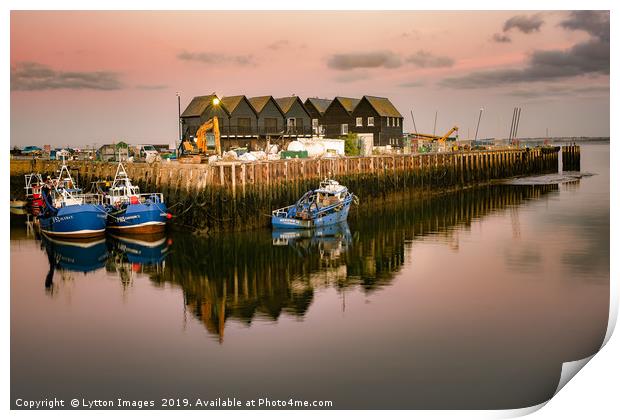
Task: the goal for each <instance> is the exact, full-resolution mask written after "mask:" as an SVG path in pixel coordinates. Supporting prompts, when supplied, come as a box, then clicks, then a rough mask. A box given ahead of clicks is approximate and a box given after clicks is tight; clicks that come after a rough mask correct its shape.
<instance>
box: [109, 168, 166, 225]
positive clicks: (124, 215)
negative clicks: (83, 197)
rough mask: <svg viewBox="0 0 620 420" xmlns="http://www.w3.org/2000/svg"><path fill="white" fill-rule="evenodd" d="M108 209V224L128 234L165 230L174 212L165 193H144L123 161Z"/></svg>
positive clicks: (111, 188) (110, 194)
mask: <svg viewBox="0 0 620 420" xmlns="http://www.w3.org/2000/svg"><path fill="white" fill-rule="evenodd" d="M104 203H105V206H106V210H107V211H108V224H107V227H108V229H109V230H111V231H115V232H117V233H124V234H151V233H157V232H162V231H164V229H165V228H166V223H167V222H168V220H170V218H172V215H171V214H170V213H168V208H167V207H166V203H165V202H164V197H163V195H162V194H161V193H147V194H144V193H142V194H141V193H140V188H139V187H138V186H136V185H133V184H132V183H131V179H129V176H127V171H125V167H124V166H123V163H122V162H119V164H118V167H117V168H116V175H115V176H114V181H113V182H112V185H111V186H110V188H109V190H108V191H107V193H106V195H105V196H104Z"/></svg>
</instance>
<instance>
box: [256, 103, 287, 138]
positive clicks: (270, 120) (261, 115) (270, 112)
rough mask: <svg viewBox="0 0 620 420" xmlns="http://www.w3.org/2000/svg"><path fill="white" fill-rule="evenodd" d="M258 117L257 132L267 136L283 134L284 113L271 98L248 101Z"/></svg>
mask: <svg viewBox="0 0 620 420" xmlns="http://www.w3.org/2000/svg"><path fill="white" fill-rule="evenodd" d="M249 101H250V103H251V104H252V106H253V107H254V110H255V111H256V114H257V116H258V127H259V131H260V132H261V133H262V134H264V135H267V136H271V135H279V134H281V133H283V132H284V112H282V109H280V106H279V105H278V103H277V102H276V101H275V100H274V99H273V97H272V96H255V97H253V98H250V99H249Z"/></svg>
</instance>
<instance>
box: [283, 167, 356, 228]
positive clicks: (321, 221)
mask: <svg viewBox="0 0 620 420" xmlns="http://www.w3.org/2000/svg"><path fill="white" fill-rule="evenodd" d="M354 198H355V195H353V194H352V193H351V192H350V191H349V190H348V189H347V187H345V186H344V185H340V184H339V183H338V182H337V181H334V180H331V179H327V180H325V181H323V182H321V183H320V185H319V188H317V189H315V190H310V191H308V192H307V193H305V194H304V195H303V196H302V197H301V198H300V199H299V200H297V202H296V203H295V204H292V205H290V206H287V207H283V208H281V209H277V210H274V211H273V212H272V215H271V224H272V226H273V227H274V228H275V229H312V228H316V227H321V226H327V225H332V224H335V223H340V222H343V221H345V220H347V216H348V215H349V208H350V207H351V203H352V202H353V200H354Z"/></svg>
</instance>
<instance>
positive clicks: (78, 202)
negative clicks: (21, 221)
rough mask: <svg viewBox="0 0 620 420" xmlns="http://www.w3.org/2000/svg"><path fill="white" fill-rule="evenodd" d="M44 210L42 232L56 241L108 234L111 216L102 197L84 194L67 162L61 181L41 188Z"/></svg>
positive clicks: (40, 218)
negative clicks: (107, 227)
mask: <svg viewBox="0 0 620 420" xmlns="http://www.w3.org/2000/svg"><path fill="white" fill-rule="evenodd" d="M41 196H42V198H43V204H44V208H43V210H42V211H41V212H40V213H39V215H38V222H39V227H40V230H41V232H42V233H43V234H45V235H47V236H49V237H52V238H81V239H83V238H93V237H98V236H103V235H104V234H105V226H106V218H107V214H106V211H105V208H104V207H103V204H102V202H101V196H100V195H99V194H84V193H82V190H81V189H80V188H78V186H77V185H76V183H75V181H74V180H73V178H72V177H71V173H70V172H69V169H68V168H67V166H66V165H65V162H64V156H63V163H62V167H61V169H60V173H59V174H58V178H57V179H54V180H52V179H50V178H49V177H48V182H46V183H45V184H44V185H43V187H42V189H41Z"/></svg>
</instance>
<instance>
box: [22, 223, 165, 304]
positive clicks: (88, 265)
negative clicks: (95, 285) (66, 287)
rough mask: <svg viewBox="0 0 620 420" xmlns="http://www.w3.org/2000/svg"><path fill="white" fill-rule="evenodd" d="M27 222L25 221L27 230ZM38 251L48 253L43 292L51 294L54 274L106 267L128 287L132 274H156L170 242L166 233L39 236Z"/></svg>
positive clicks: (65, 276)
mask: <svg viewBox="0 0 620 420" xmlns="http://www.w3.org/2000/svg"><path fill="white" fill-rule="evenodd" d="M28 224H29V221H26V226H27V230H28V231H29V230H30V229H32V228H31V227H29V225H28ZM40 239H41V249H44V250H45V252H46V254H47V259H48V263H49V270H48V273H47V275H46V277H45V289H46V290H47V291H48V292H49V293H50V294H53V292H54V274H55V272H56V270H58V271H59V272H60V273H61V274H62V275H63V278H64V279H66V278H68V276H67V274H68V273H84V274H86V273H89V272H92V271H96V270H99V269H102V268H104V267H105V269H106V271H107V272H110V273H116V274H117V275H118V276H119V278H120V280H121V283H122V284H123V285H125V286H127V285H130V284H131V281H132V275H133V273H145V274H149V275H150V274H156V273H158V272H160V271H161V268H162V267H163V266H164V264H165V258H166V255H167V254H168V251H169V249H170V244H171V243H172V240H171V239H169V238H168V237H167V236H166V234H165V233H159V234H156V235H146V236H141V237H123V236H108V237H107V238H101V239H94V240H93V239H89V240H75V239H73V240H58V239H52V238H50V237H48V236H46V235H42V236H41V237H40Z"/></svg>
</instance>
